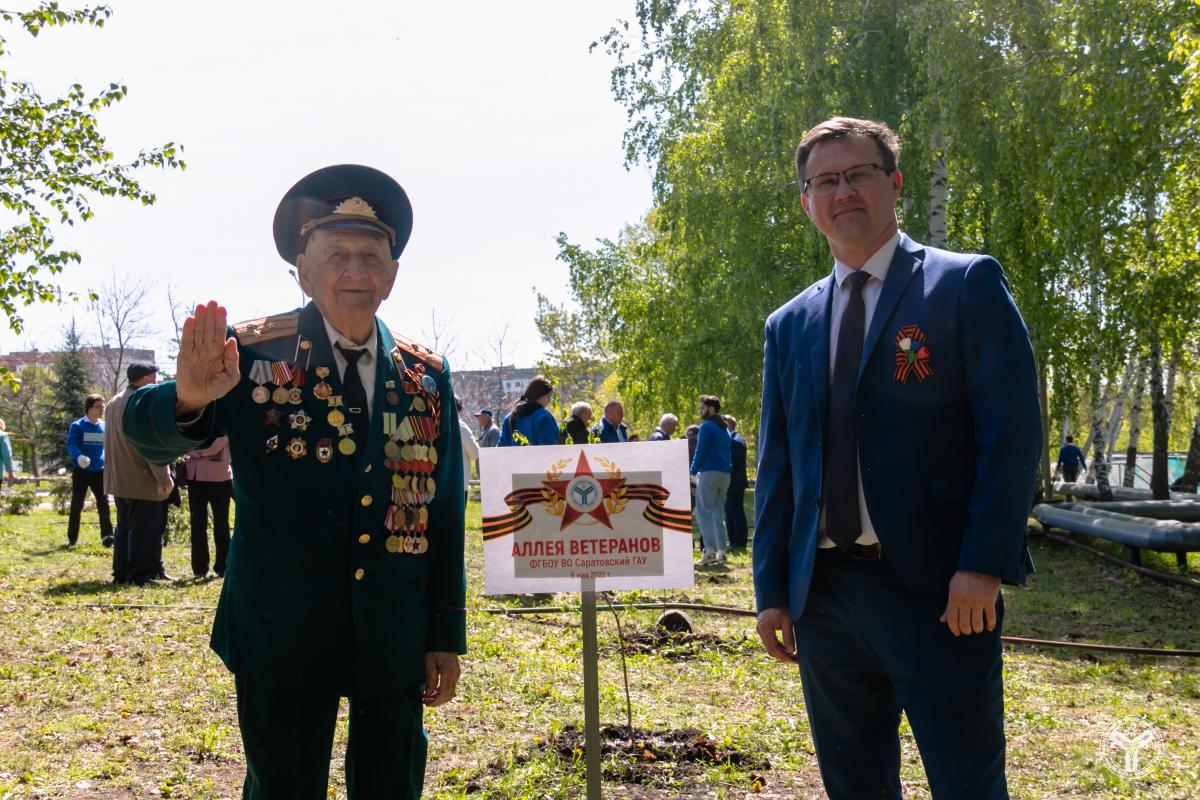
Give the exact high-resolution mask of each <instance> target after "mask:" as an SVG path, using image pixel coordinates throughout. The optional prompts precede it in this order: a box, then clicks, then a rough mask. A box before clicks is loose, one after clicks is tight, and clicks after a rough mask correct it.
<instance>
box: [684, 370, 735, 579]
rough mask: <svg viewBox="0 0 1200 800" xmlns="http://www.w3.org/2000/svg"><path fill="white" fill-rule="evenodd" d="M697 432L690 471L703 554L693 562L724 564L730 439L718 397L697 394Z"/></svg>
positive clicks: (726, 544)
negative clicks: (698, 414)
mask: <svg viewBox="0 0 1200 800" xmlns="http://www.w3.org/2000/svg"><path fill="white" fill-rule="evenodd" d="M700 420H701V425H700V433H699V434H698V435H697V437H696V455H695V456H694V457H693V458H692V469H691V472H692V474H693V475H695V476H696V524H697V525H699V526H700V540H701V542H703V544H704V554H703V556H701V558H700V561H698V562H697V563H698V564H699V565H700V566H704V565H707V564H724V563H725V560H726V557H727V556H726V553H725V551H726V550H728V549H729V540H728V535H727V533H726V530H725V496H726V494H727V493H728V492H729V472H730V469H731V468H732V463H733V461H732V454H731V452H732V446H731V445H732V440H731V439H730V438H729V430H728V429H727V427H726V425H725V420H723V419H721V399H720V398H719V397H713V396H712V395H708V394H702V395H700Z"/></svg>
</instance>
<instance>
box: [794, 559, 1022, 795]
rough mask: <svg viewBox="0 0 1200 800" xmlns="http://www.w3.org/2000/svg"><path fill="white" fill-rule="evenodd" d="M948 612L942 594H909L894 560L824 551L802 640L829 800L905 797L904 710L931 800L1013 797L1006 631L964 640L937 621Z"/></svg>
mask: <svg viewBox="0 0 1200 800" xmlns="http://www.w3.org/2000/svg"><path fill="white" fill-rule="evenodd" d="M945 607H946V596H945V595H944V594H942V595H938V596H933V595H921V594H917V593H915V592H912V591H910V590H909V589H908V588H907V587H905V586H904V585H903V584H902V583H901V582H900V579H899V578H897V577H896V575H895V573H894V572H892V569H891V567H889V566H888V564H887V562H886V561H855V560H852V559H850V558H849V557H846V556H840V555H837V554H836V551H835V553H824V552H821V551H818V555H817V563H816V566H815V567H814V570H813V582H812V588H811V589H810V590H809V596H808V602H807V605H806V607H805V610H804V614H803V616H802V617H801V618H800V619H799V620H798V621H797V622H796V623H795V632H796V648H797V651H798V653H799V657H800V678H801V681H802V683H803V686H804V700H805V704H806V706H807V709H808V718H809V723H810V726H811V728H812V734H813V743H814V744H815V746H816V750H817V762H818V764H819V765H820V768H821V779H822V780H823V781H824V783H825V791H826V792H828V794H829V798H830V800H860V798H865V797H871V798H881V799H886V800H901V798H902V797H903V795H902V794H901V790H900V737H899V733H898V728H899V724H900V712H901V711H902V710H903V712H904V713H905V714H906V715H907V716H908V722H909V725H910V726H911V727H912V731H913V736H914V737H915V738H916V740H917V748H918V749H919V750H920V752H921V760H922V761H923V762H924V764H925V774H926V776H927V777H928V778H929V787H930V790H931V792H932V794H933V797H934V800H1007V799H1008V787H1007V783H1006V779H1005V774H1004V692H1003V686H1002V682H1001V660H1000V627H1001V626H1000V625H999V624H997V626H996V630H995V631H992V632H990V633H988V632H985V633H983V634H972V635H970V636H960V637H955V636H954V635H953V634H951V633H950V631H949V629H948V628H947V627H946V626H945V625H944V624H943V623H940V622H938V617H940V616H941V615H942V612H943V611H944V610H945ZM997 612H998V614H999V615H1000V616H1001V617H1002V616H1003V604H1002V603H998V604H997Z"/></svg>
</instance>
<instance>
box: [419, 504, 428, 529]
mask: <svg viewBox="0 0 1200 800" xmlns="http://www.w3.org/2000/svg"><path fill="white" fill-rule="evenodd" d="M418 517H419V519H418V520H417V521H418V522H419V523H421V524H422V525H428V524H429V509H428V508H426V507H425V506H421V512H420V514H418Z"/></svg>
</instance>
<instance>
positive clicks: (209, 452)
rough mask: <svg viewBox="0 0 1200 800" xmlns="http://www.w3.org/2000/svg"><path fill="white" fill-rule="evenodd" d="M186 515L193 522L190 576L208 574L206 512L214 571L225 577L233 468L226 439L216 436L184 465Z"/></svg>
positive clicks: (227, 438)
mask: <svg viewBox="0 0 1200 800" xmlns="http://www.w3.org/2000/svg"><path fill="white" fill-rule="evenodd" d="M184 470H185V472H184V474H185V475H186V477H187V490H188V513H189V516H190V517H191V523H192V574H193V575H195V576H196V577H197V578H203V577H205V576H206V575H208V510H209V508H211V509H212V520H213V545H214V554H213V555H214V558H213V572H215V573H216V575H217V577H218V578H223V577H225V558H226V556H227V555H228V553H229V503H230V501H232V500H233V467H232V466H231V464H230V457H229V437H228V436H218V437H217V438H216V439H213V443H212V444H210V445H209V446H208V447H203V448H201V449H199V450H192V451H191V452H190V453H188V454H187V461H186V462H185V463H184Z"/></svg>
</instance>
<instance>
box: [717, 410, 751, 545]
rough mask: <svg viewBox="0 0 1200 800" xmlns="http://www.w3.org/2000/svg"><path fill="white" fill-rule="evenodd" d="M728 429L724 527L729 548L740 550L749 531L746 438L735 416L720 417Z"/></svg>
mask: <svg viewBox="0 0 1200 800" xmlns="http://www.w3.org/2000/svg"><path fill="white" fill-rule="evenodd" d="M722 419H724V420H725V425H726V427H727V428H728V429H729V457H730V469H729V493H728V494H727V495H725V529H726V531H727V532H728V533H729V549H730V550H732V551H734V552H735V553H736V552H741V551H744V550H745V549H746V543H747V542H748V541H749V538H750V532H749V527H748V526H747V524H746V489H747V488H748V487H749V486H750V480H749V477H748V475H747V468H746V440H745V439H743V438H742V435H741V434H740V433H738V432H737V426H738V421H737V419H736V418H734V417H732V416H730V415H728V414H727V415H725V416H724V417H722Z"/></svg>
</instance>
